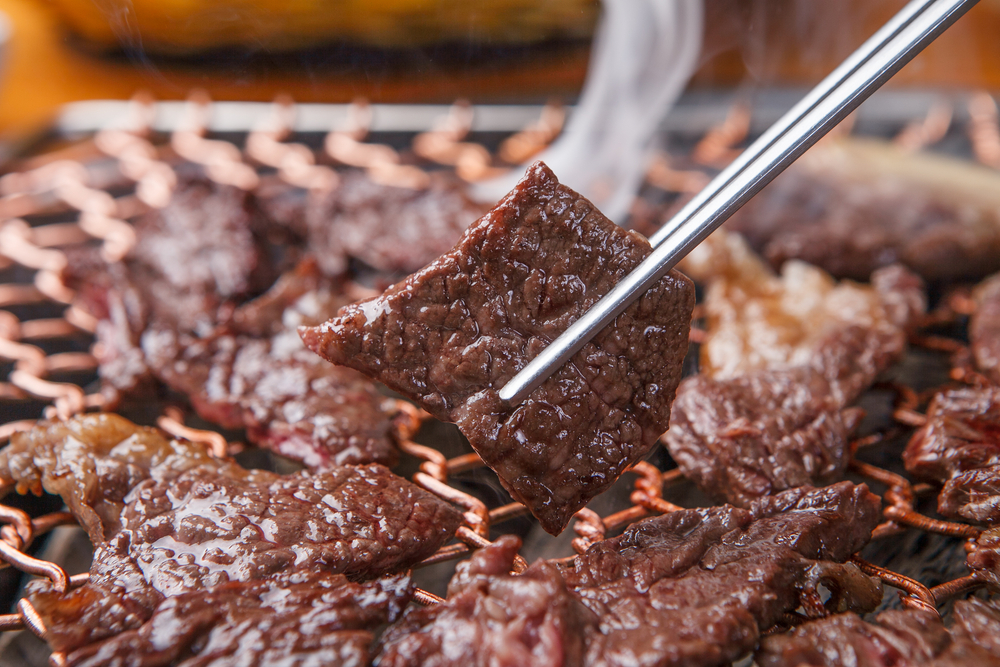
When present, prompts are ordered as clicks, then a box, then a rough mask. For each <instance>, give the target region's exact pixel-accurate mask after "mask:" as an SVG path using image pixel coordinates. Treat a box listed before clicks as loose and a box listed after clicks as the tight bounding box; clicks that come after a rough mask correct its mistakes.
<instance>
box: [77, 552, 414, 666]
mask: <svg viewBox="0 0 1000 667" xmlns="http://www.w3.org/2000/svg"><path fill="white" fill-rule="evenodd" d="M412 594H413V588H412V586H411V585H410V581H409V577H407V576H405V575H398V576H395V577H387V578H383V579H377V580H375V581H372V582H369V583H352V582H350V581H348V580H347V578H346V577H344V575H340V574H329V573H326V572H300V571H295V572H293V573H279V574H278V575H276V576H275V577H274V578H272V579H268V580H266V581H251V582H230V583H227V584H221V585H219V586H214V587H212V588H210V589H208V590H205V591H194V592H190V593H184V594H181V595H178V596H175V597H171V598H168V599H166V600H164V602H163V603H162V604H161V605H160V606H159V607H158V608H157V609H156V612H155V613H154V614H153V616H152V617H151V618H150V619H149V620H148V621H146V622H145V623H144V624H143V625H142V626H141V627H139V628H137V629H135V630H127V631H125V632H122V633H121V634H119V635H116V636H114V637H110V638H108V639H105V640H104V641H101V642H96V643H93V644H90V645H87V646H84V647H83V648H80V649H77V650H76V651H74V652H72V653H70V654H69V655H68V656H66V661H65V663H64V664H66V665H67V667H100V666H103V665H112V664H121V665H130V666H131V667H163V666H165V665H176V667H228V666H231V665H234V664H239V665H241V666H245V667H258V666H260V667H270V666H271V665H281V666H282V667H309V666H315V665H338V666H339V667H364V666H365V665H368V664H370V662H371V651H370V647H371V644H372V641H373V639H374V629H375V628H376V627H378V626H379V625H381V624H384V623H388V622H392V621H394V620H395V619H396V618H397V617H398V616H399V614H400V613H401V612H402V610H403V608H404V607H405V606H406V604H407V602H409V600H410V598H411V596H412Z"/></svg>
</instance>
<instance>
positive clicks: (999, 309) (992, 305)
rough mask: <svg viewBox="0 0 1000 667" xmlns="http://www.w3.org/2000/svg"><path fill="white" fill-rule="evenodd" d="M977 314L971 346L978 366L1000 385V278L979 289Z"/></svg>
mask: <svg viewBox="0 0 1000 667" xmlns="http://www.w3.org/2000/svg"><path fill="white" fill-rule="evenodd" d="M974 296H975V300H976V311H975V312H974V313H973V315H972V317H971V318H970V320H969V344H970V345H971V347H972V354H973V356H974V357H975V359H976V366H978V367H979V370H981V371H982V372H983V373H984V374H985V375H986V376H987V377H988V378H989V379H990V380H991V381H993V382H994V383H995V384H998V385H1000V274H998V275H995V276H993V277H992V278H990V279H989V280H986V281H985V282H983V283H982V284H981V285H979V287H977V288H976V291H975V293H974Z"/></svg>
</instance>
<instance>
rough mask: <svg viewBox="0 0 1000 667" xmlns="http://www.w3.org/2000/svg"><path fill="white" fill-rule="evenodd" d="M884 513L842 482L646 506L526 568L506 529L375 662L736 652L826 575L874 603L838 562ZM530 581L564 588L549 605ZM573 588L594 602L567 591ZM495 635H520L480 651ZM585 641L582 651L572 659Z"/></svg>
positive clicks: (846, 595) (651, 657) (874, 593)
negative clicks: (515, 570)
mask: <svg viewBox="0 0 1000 667" xmlns="http://www.w3.org/2000/svg"><path fill="white" fill-rule="evenodd" d="M878 520H879V501H878V499H877V498H876V497H875V496H873V495H872V494H871V493H869V492H868V490H867V489H866V488H865V487H864V486H854V485H852V484H850V483H846V482H844V483H841V484H838V485H836V486H832V487H828V488H826V489H811V488H802V489H796V490H794V491H787V492H785V493H782V494H778V495H776V496H773V497H770V498H765V499H762V500H761V501H759V502H758V503H756V504H754V505H753V506H752V507H751V508H750V509H748V510H744V509H738V508H735V507H731V506H723V507H713V508H708V509H697V510H681V511H678V512H672V513H670V514H666V515H663V516H660V517H656V518H653V519H647V520H645V521H642V522H639V523H636V524H633V525H632V526H631V527H629V528H628V529H626V531H625V532H624V533H623V534H622V535H621V536H619V537H616V538H612V539H608V540H604V541H603V542H599V543H597V544H595V545H593V546H592V547H591V548H590V549H589V550H588V551H587V552H586V553H584V554H582V555H581V556H578V557H576V558H575V559H574V560H573V561H572V563H571V565H570V566H569V567H566V568H562V569H560V568H557V567H555V566H554V565H552V564H549V563H545V562H539V563H536V564H535V565H533V566H532V567H531V568H529V570H528V571H527V572H526V573H524V574H523V575H520V576H512V575H509V574H507V572H508V571H509V569H510V567H511V565H512V563H513V552H514V549H512V547H515V548H516V546H517V543H516V541H512V540H511V541H507V538H505V540H504V541H498V542H497V543H495V544H494V545H492V546H490V547H487V548H486V549H484V550H483V552H480V554H477V556H476V558H475V559H474V560H473V561H471V562H470V564H469V565H467V566H466V568H465V569H462V570H460V571H459V572H458V573H457V574H456V576H455V578H454V579H453V580H452V586H451V588H450V589H449V597H448V600H447V602H446V603H444V604H442V605H439V606H435V607H431V608H428V609H422V610H414V611H412V612H409V613H408V614H406V616H404V619H403V620H402V621H401V622H400V624H398V625H397V626H396V627H395V628H393V629H391V630H390V631H389V632H388V633H387V634H386V636H385V639H384V642H383V646H382V648H381V652H380V654H379V658H378V661H379V665H380V666H385V665H391V666H392V667H401V666H403V665H418V664H425V663H423V662H421V661H422V660H426V659H431V660H433V661H434V662H432V663H429V664H434V665H439V666H441V667H444V666H445V665H517V664H567V665H568V664H581V665H587V666H605V665H606V666H609V667H610V666H614V667H618V666H625V665H631V666H645V665H660V666H666V665H688V666H695V665H722V664H727V663H728V662H730V661H732V660H734V659H736V658H738V657H740V656H741V655H743V654H745V653H747V652H748V651H750V650H752V649H753V647H754V646H755V645H756V642H757V640H758V638H759V637H760V633H761V632H762V631H763V630H765V629H767V628H769V627H770V626H772V625H773V624H775V623H776V622H778V620H779V619H780V618H781V616H782V614H784V613H785V612H789V611H792V610H793V609H795V608H796V607H798V606H799V604H800V596H801V594H802V593H803V592H806V591H815V587H816V586H817V585H818V584H819V583H820V582H823V583H824V584H825V585H826V586H827V587H828V588H830V589H831V590H832V591H834V593H835V595H834V598H833V601H832V602H831V606H833V607H834V608H835V609H843V608H856V609H870V608H873V607H874V606H875V605H877V604H878V602H879V601H880V600H881V589H880V587H879V586H878V585H877V584H876V583H874V582H872V581H871V580H870V579H868V578H867V577H865V576H864V575H863V574H861V573H860V572H859V571H858V570H857V568H855V567H854V566H853V565H850V564H847V565H845V564H842V561H844V560H845V559H847V558H848V557H849V556H850V555H851V554H853V553H854V552H856V551H857V550H858V549H860V548H862V547H863V546H864V545H865V544H866V543H867V542H868V539H869V538H870V535H871V530H872V528H873V527H874V526H875V525H876V524H877V522H878ZM522 577H529V579H528V583H524V584H523V585H522V584H520V583H519V581H518V580H519V579H521V578H522ZM532 590H544V591H546V593H545V594H544V595H543V594H541V593H537V595H543V597H548V599H556V600H558V603H557V604H555V605H553V606H550V607H549V610H550V611H549V612H548V614H547V615H546V614H542V613H540V612H539V610H538V608H537V598H536V597H535V595H529V594H527V593H528V592H529V591H532ZM566 591H568V593H569V594H570V596H571V597H572V598H575V599H576V600H577V601H578V603H579V604H580V605H581V606H582V607H584V608H585V609H587V610H590V612H592V613H591V614H586V613H584V611H583V610H581V609H580V608H579V607H578V606H575V605H573V604H570V603H569V601H568V600H567V595H566ZM555 610H558V613H559V615H560V616H561V618H558V619H557V618H553V617H552V616H553V614H555ZM511 628H526V629H528V628H530V631H527V632H524V633H523V634H521V635H514V633H513V632H512V631H511ZM536 628H544V629H545V630H544V631H543V630H539V631H537V632H535V629H536ZM453 629H454V630H455V631H451V630H453ZM568 629H572V632H569V633H568V632H567V630H568ZM512 635H514V636H513V637H512ZM483 637H488V638H489V640H488V641H487V642H486V643H483V642H481V641H479V640H480V639H481V638H483ZM497 637H511V638H510V639H509V640H508V641H507V644H506V645H507V646H509V647H510V650H505V651H502V652H501V653H499V654H497V653H496V652H489V651H486V650H483V649H484V648H485V647H486V646H490V645H492V642H493V641H494V639H495V638H497ZM542 638H545V639H548V640H550V641H548V642H544V641H541V639H542ZM580 642H582V643H583V645H584V657H583V659H582V660H574V656H575V655H576V651H578V650H579V648H578V645H579V643H580ZM498 655H499V658H500V659H499V660H498V661H496V662H494V661H493V660H494V658H495V657H497V656H498ZM430 656H434V657H430ZM518 661H522V662H520V663H519V662H518Z"/></svg>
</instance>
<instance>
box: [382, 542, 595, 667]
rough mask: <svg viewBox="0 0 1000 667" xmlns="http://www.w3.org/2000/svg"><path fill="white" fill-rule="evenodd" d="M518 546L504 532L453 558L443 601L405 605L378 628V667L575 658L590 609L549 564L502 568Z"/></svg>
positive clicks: (468, 666)
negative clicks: (516, 571) (398, 616)
mask: <svg viewBox="0 0 1000 667" xmlns="http://www.w3.org/2000/svg"><path fill="white" fill-rule="evenodd" d="M520 547H521V540H520V539H518V538H517V537H515V536H514V535H505V536H503V537H501V538H500V539H499V540H497V541H496V542H494V543H493V544H492V545H490V546H489V547H486V548H485V549H480V550H479V551H477V552H476V553H475V554H473V556H472V558H471V559H470V560H468V561H465V562H463V563H460V564H459V565H458V568H457V569H456V573H455V576H454V577H453V578H452V581H451V584H450V585H449V586H448V601H447V602H446V603H445V604H442V605H439V606H433V607H426V608H422V609H413V610H411V611H409V612H408V613H407V614H406V616H405V617H404V619H403V620H402V621H401V622H400V623H398V624H396V625H395V626H393V627H391V628H390V629H389V630H388V631H387V632H386V634H385V635H383V637H382V645H383V648H382V652H381V654H380V655H379V657H378V664H379V667H403V666H404V665H414V666H417V665H420V666H422V667H447V666H449V665H456V666H457V665H462V666H463V667H474V666H479V665H482V666H483V667H485V666H486V665H490V666H491V667H508V666H509V667H543V666H547V665H567V666H568V665H582V664H583V662H582V661H583V657H584V651H585V641H586V639H585V638H586V635H587V633H588V632H590V631H592V629H593V627H594V626H595V625H596V623H597V617H596V616H595V615H594V614H593V613H592V612H591V611H590V610H589V609H587V608H586V607H585V606H583V604H581V603H580V602H579V600H577V599H576V598H575V597H574V596H573V595H572V594H571V593H570V591H569V590H568V589H567V587H566V583H565V582H564V580H563V578H562V576H561V575H560V573H559V570H558V568H556V566H555V565H552V564H550V563H547V562H545V561H539V562H538V563H536V564H534V565H532V566H531V567H530V568H528V570H527V571H525V572H524V573H522V574H521V575H519V576H516V577H513V576H507V575H508V574H509V572H510V569H511V566H512V564H513V562H514V556H515V555H516V554H517V551H518V549H519V548H520Z"/></svg>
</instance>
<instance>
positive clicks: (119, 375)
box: [62, 174, 278, 391]
mask: <svg viewBox="0 0 1000 667" xmlns="http://www.w3.org/2000/svg"><path fill="white" fill-rule="evenodd" d="M261 226H262V223H261V220H260V216H259V213H258V211H257V209H256V207H255V205H254V202H253V200H252V198H251V197H250V196H249V195H248V194H247V193H246V192H244V191H242V190H239V189H238V188H235V187H231V186H222V185H217V184H215V183H212V182H211V181H209V180H207V179H205V178H203V177H198V176H192V175H190V174H189V175H182V177H181V179H180V182H179V183H178V186H177V188H176V189H175V190H174V193H173V195H172V197H171V200H170V202H169V203H168V204H167V206H166V207H164V208H162V209H155V210H152V211H150V212H148V213H145V214H143V215H142V216H140V217H139V218H138V219H137V220H136V221H135V223H134V227H135V235H136V243H135V245H134V247H133V248H132V249H131V250H130V251H129V254H128V255H127V256H126V257H125V258H124V259H123V260H122V261H121V262H116V263H111V264H108V263H105V262H104V261H103V260H102V259H101V258H100V257H99V254H98V250H97V249H96V248H87V249H83V250H80V251H77V252H74V253H71V254H70V256H69V257H68V262H67V267H66V269H65V270H64V271H63V276H62V277H63V281H64V282H65V283H66V284H67V285H68V286H69V287H71V288H73V289H75V290H77V291H78V296H79V304H80V305H81V306H82V307H83V308H84V309H86V310H87V311H89V312H90V313H91V314H93V315H94V316H95V317H96V318H98V320H99V324H98V327H97V340H98V345H97V347H96V348H95V353H96V355H97V357H98V361H99V362H100V364H101V365H100V374H101V378H102V380H103V381H104V382H105V383H106V384H107V385H109V386H111V387H113V388H114V389H117V390H119V391H128V390H132V389H134V388H135V387H136V386H137V385H138V384H141V383H142V382H143V381H144V380H145V379H146V376H147V374H148V369H147V368H146V366H145V361H144V359H143V356H142V353H141V351H140V350H139V337H140V336H141V335H142V333H143V332H144V331H145V330H146V328H147V327H148V326H150V325H157V326H160V327H165V328H170V329H172V330H174V331H183V332H192V333H196V334H201V335H204V334H205V333H207V332H209V331H211V330H212V329H213V328H214V327H215V326H217V324H218V323H219V321H220V320H221V319H222V318H223V317H224V315H225V313H226V312H227V310H228V309H231V308H232V307H233V305H234V304H236V303H239V302H241V301H244V300H246V299H247V298H250V297H252V296H254V295H255V294H259V293H260V292H262V291H264V290H265V289H266V288H267V287H268V286H269V285H270V284H271V283H272V282H273V281H274V279H275V278H276V277H277V270H278V263H277V262H276V257H275V256H274V255H275V252H274V249H273V248H270V247H269V246H268V244H267V242H266V239H265V238H263V236H262V234H261Z"/></svg>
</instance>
